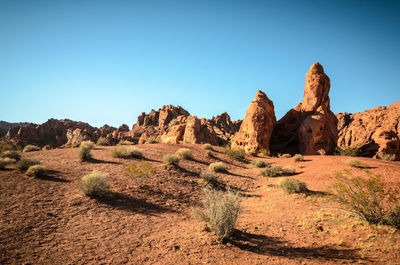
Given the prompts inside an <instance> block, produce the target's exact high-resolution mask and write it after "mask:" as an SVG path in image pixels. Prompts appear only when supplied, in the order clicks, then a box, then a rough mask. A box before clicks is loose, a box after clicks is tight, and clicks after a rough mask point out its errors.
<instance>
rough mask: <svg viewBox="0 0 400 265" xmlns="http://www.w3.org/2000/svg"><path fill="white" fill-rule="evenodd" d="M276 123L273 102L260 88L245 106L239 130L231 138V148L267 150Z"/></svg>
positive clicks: (249, 151) (248, 150)
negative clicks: (244, 114)
mask: <svg viewBox="0 0 400 265" xmlns="http://www.w3.org/2000/svg"><path fill="white" fill-rule="evenodd" d="M275 124H276V117H275V112H274V103H272V101H271V100H270V99H269V98H268V97H267V95H266V94H265V93H264V92H262V91H261V90H257V95H256V97H255V98H254V99H253V100H252V101H251V104H250V106H249V107H248V108H247V111H246V117H245V118H244V119H243V122H242V125H241V126H240V129H239V131H238V132H237V133H236V134H235V136H234V137H233V138H232V141H231V143H232V148H234V149H244V150H245V151H246V152H247V153H253V152H256V151H257V150H260V149H266V150H269V143H270V139H271V135H272V131H273V129H274V126H275Z"/></svg>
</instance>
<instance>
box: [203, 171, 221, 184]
mask: <svg viewBox="0 0 400 265" xmlns="http://www.w3.org/2000/svg"><path fill="white" fill-rule="evenodd" d="M200 177H201V178H202V179H203V181H204V183H205V184H206V185H210V186H212V187H215V186H217V184H218V179H217V177H216V176H215V175H214V174H213V173H211V172H202V173H201V174H200Z"/></svg>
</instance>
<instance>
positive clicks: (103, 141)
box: [96, 137, 110, 146]
mask: <svg viewBox="0 0 400 265" xmlns="http://www.w3.org/2000/svg"><path fill="white" fill-rule="evenodd" d="M96 144H97V145H103V146H106V145H110V141H108V139H107V138H105V137H100V138H99V139H97V143H96Z"/></svg>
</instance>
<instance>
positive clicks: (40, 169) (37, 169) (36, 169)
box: [26, 165, 47, 178]
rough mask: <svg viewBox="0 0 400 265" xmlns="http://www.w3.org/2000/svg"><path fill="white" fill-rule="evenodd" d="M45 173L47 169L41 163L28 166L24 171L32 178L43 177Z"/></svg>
mask: <svg viewBox="0 0 400 265" xmlns="http://www.w3.org/2000/svg"><path fill="white" fill-rule="evenodd" d="M46 174H47V170H46V167H45V166H42V165H33V166H30V167H29V168H28V170H27V171H26V175H27V176H29V177H33V178H40V177H44V176H46Z"/></svg>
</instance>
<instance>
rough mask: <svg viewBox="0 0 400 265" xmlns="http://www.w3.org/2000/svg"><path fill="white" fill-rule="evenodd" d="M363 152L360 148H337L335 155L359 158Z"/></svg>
mask: <svg viewBox="0 0 400 265" xmlns="http://www.w3.org/2000/svg"><path fill="white" fill-rule="evenodd" d="M360 152H361V150H360V148H358V147H347V148H344V149H342V148H340V147H337V148H336V149H335V154H336V155H340V156H358V155H359V154H360Z"/></svg>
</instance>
